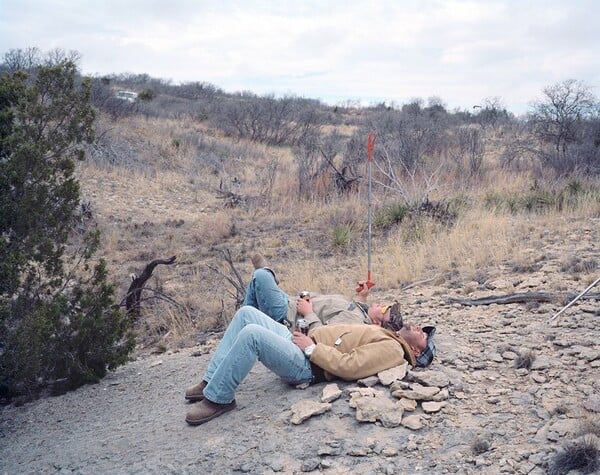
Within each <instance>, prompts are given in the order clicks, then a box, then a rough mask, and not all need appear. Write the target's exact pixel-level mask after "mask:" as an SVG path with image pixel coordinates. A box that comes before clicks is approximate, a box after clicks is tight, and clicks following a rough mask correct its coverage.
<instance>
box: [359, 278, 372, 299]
mask: <svg viewBox="0 0 600 475" xmlns="http://www.w3.org/2000/svg"><path fill="white" fill-rule="evenodd" d="M370 293H371V289H370V288H369V286H368V285H367V281H366V280H359V281H358V282H357V283H356V300H358V301H359V302H363V303H367V298H368V297H369V294H370Z"/></svg>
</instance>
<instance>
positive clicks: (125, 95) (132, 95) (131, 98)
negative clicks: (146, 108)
mask: <svg viewBox="0 0 600 475" xmlns="http://www.w3.org/2000/svg"><path fill="white" fill-rule="evenodd" d="M116 97H117V99H122V100H124V101H127V102H135V101H136V100H137V97H138V95H137V92H131V91H119V92H117V94H116Z"/></svg>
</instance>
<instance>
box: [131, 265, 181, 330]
mask: <svg viewBox="0 0 600 475" xmlns="http://www.w3.org/2000/svg"><path fill="white" fill-rule="evenodd" d="M175 259H176V256H173V257H170V258H169V259H155V260H153V261H152V262H150V263H149V264H148V265H147V266H146V267H145V268H144V270H143V272H142V273H141V274H140V275H139V276H137V275H135V274H133V275H132V282H131V285H130V286H129V290H128V291H127V295H126V296H125V308H126V309H127V314H128V315H131V316H132V318H133V319H134V320H137V319H138V318H139V316H140V299H141V296H142V290H143V288H144V285H145V284H146V281H147V280H148V279H149V278H150V277H151V276H152V272H154V268H155V267H156V266H157V265H159V264H165V265H170V264H173V262H175Z"/></svg>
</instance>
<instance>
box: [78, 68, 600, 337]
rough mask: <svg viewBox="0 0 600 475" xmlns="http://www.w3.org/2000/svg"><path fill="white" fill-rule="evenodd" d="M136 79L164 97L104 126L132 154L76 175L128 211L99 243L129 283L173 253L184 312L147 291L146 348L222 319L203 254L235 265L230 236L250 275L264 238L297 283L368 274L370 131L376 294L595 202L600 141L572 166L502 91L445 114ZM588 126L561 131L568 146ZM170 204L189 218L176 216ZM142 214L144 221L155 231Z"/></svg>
mask: <svg viewBox="0 0 600 475" xmlns="http://www.w3.org/2000/svg"><path fill="white" fill-rule="evenodd" d="M138 79H139V78H136V77H133V78H129V77H113V78H110V82H109V84H110V87H117V84H118V87H130V88H132V89H135V88H136V87H138V88H142V87H143V88H147V87H153V88H154V90H155V91H156V93H157V94H156V98H155V99H153V101H151V102H150V103H148V104H142V105H140V107H141V108H145V107H155V105H156V101H160V104H161V108H160V109H156V108H155V109H153V112H152V113H151V114H150V113H148V114H144V113H143V112H142V111H141V110H140V112H139V113H138V114H136V115H127V116H123V117H120V118H119V119H118V120H116V121H112V120H111V119H110V116H109V115H106V114H104V113H101V114H100V118H99V122H98V123H99V124H101V123H103V124H104V127H105V128H106V129H109V128H110V130H111V134H113V136H114V137H120V138H119V140H120V141H121V143H122V147H123V148H122V150H123V151H127V153H124V154H121V155H120V156H119V159H118V160H116V161H115V160H113V162H114V163H111V161H107V160H106V159H104V158H103V157H102V155H100V156H98V155H96V156H94V157H92V159H91V160H88V161H87V162H85V163H83V164H82V165H81V167H80V169H79V174H80V176H81V178H82V185H83V187H84V191H85V193H86V195H89V196H90V198H91V199H92V202H94V203H95V206H96V207H97V210H98V212H99V213H103V214H106V213H107V212H108V213H109V214H111V215H112V216H113V217H114V219H115V222H116V223H120V224H118V227H119V228H120V229H122V233H121V235H120V237H119V238H118V242H117V243H115V242H114V241H115V237H114V235H113V233H114V232H115V231H114V228H112V226H111V225H109V224H108V222H107V223H106V224H105V225H103V226H106V227H107V228H108V229H109V230H111V229H112V230H111V231H110V232H111V235H113V238H112V239H111V240H110V243H111V244H110V247H108V246H107V248H106V249H105V253H106V254H105V255H106V256H107V258H108V259H110V260H111V264H112V266H113V267H114V268H115V269H119V268H122V269H123V270H122V271H121V272H120V274H117V275H115V278H118V279H120V280H121V291H122V292H124V291H125V289H126V284H127V282H126V280H125V277H126V276H127V275H128V274H129V273H130V272H135V271H136V270H139V269H140V268H141V267H143V266H144V265H145V263H146V262H147V261H148V260H149V259H151V258H156V257H161V256H163V257H164V256H166V255H171V254H177V255H178V261H177V262H178V264H177V266H174V267H173V268H169V269H166V268H163V269H160V270H159V271H158V273H159V274H160V279H161V282H162V283H161V285H162V288H164V290H165V292H167V293H168V294H169V295H170V296H171V297H172V298H174V299H175V300H177V301H178V302H179V303H181V304H182V305H183V307H184V308H185V309H186V315H185V316H184V317H182V318H180V319H178V322H179V323H178V324H177V325H175V324H170V323H166V322H164V321H163V320H169V321H172V320H173V318H172V316H169V317H167V316H166V315H167V314H168V313H169V314H170V315H172V312H173V309H172V308H171V307H170V306H169V305H168V304H166V303H165V302H161V301H155V302H154V303H152V304H150V303H148V304H145V307H144V313H143V320H144V321H145V322H146V323H147V322H151V321H155V322H156V323H155V324H153V325H154V327H155V328H158V329H159V330H157V331H155V332H154V334H153V335H152V338H146V340H147V341H146V343H147V344H149V345H150V346H151V345H152V344H153V342H154V343H156V342H159V341H160V342H162V343H163V344H166V346H167V347H168V346H169V345H175V346H176V345H183V344H188V343H189V342H190V341H191V340H193V339H194V337H195V336H194V335H195V334H196V333H202V332H204V331H210V330H212V329H217V328H222V327H223V326H224V325H226V323H227V322H228V319H229V318H230V317H231V315H232V314H233V312H234V310H235V308H234V304H233V301H234V299H232V298H231V296H228V294H227V291H226V289H227V288H228V284H227V282H225V281H224V280H223V277H222V276H219V275H217V274H216V273H215V272H213V271H211V270H210V269H209V267H208V265H211V266H218V267H220V268H223V270H224V272H226V271H227V270H226V268H225V267H224V263H223V260H222V254H221V251H222V250H223V249H228V250H230V251H231V252H232V255H233V258H234V261H235V262H236V264H237V266H238V270H239V271H240V272H241V274H242V276H243V277H244V278H246V279H248V278H249V277H250V275H251V271H252V269H251V265H250V262H249V259H248V257H249V255H250V254H251V253H252V252H256V251H260V252H262V253H263V254H264V255H265V256H266V257H267V259H268V260H269V262H270V263H271V264H272V265H273V266H274V267H275V268H276V269H277V272H278V276H279V277H280V279H281V285H282V286H283V287H284V288H285V289H286V290H288V291H289V292H290V293H295V292H296V291H297V290H298V289H304V288H309V289H313V290H315V291H318V292H345V291H349V289H352V288H353V285H354V281H355V280H356V279H358V278H364V277H365V274H366V267H367V256H366V248H367V212H368V201H367V198H368V197H367V180H366V178H367V173H366V171H367V170H366V138H367V134H368V132H369V131H376V132H377V133H378V138H377V142H376V146H375V149H374V159H375V162H374V163H375V166H374V167H373V179H372V181H373V196H372V201H373V204H372V206H373V208H372V210H373V256H372V260H373V263H372V265H373V270H374V275H375V277H376V280H377V288H378V291H379V292H380V293H382V294H388V293H397V292H398V288H400V287H402V286H403V285H406V284H409V283H411V282H414V281H418V280H421V279H429V278H435V279H437V280H438V281H440V282H443V281H446V282H448V285H457V279H458V281H468V280H471V279H475V280H477V278H478V277H477V276H478V274H481V273H482V272H484V273H485V271H483V270H482V269H485V268H488V269H493V267H495V266H496V267H497V266H501V265H505V264H506V263H507V262H512V263H519V262H520V257H519V252H520V249H521V248H524V247H527V246H529V245H530V240H531V236H530V234H531V230H532V229H539V228H540V227H541V228H550V229H554V230H555V231H556V232H557V233H560V232H562V231H563V230H564V229H566V228H568V222H566V221H565V218H567V217H568V218H574V217H579V218H581V219H585V218H586V216H587V217H591V216H598V214H599V213H600V186H599V183H600V181H599V179H598V177H599V173H598V172H599V170H600V168H599V163H600V162H599V155H598V150H597V149H595V150H594V151H592V150H591V149H589V147H588V149H589V150H588V154H587V155H586V160H585V162H586V166H585V168H581V170H582V173H578V169H573V170H570V171H569V172H568V173H567V174H564V173H563V171H562V169H561V168H560V167H557V166H554V164H553V163H554V162H549V161H548V160H547V157H548V154H549V153H551V150H552V148H553V147H555V146H556V144H555V143H554V142H553V141H551V140H550V141H544V140H542V139H541V137H540V135H539V134H538V133H537V132H536V129H534V128H531V127H529V122H528V119H527V118H515V117H514V116H512V115H511V114H510V113H509V112H507V111H506V110H505V109H503V108H502V106H501V103H500V102H499V101H498V100H489V101H487V102H486V107H485V108H483V109H482V110H481V112H480V113H478V114H471V113H469V112H462V111H457V112H449V111H447V110H446V109H445V108H444V106H443V104H442V103H440V102H439V101H435V100H433V101H430V103H428V104H427V105H424V104H423V102H420V101H415V102H414V103H411V104H408V105H405V106H403V107H402V108H401V109H400V110H395V109H389V108H381V107H373V108H367V109H360V110H359V109H347V108H342V107H336V108H330V107H327V106H325V105H323V104H320V103H319V102H318V101H303V100H292V99H291V98H283V99H281V100H279V99H276V98H273V97H265V98H260V97H256V96H253V95H247V94H244V95H229V96H228V95H226V94H224V93H223V92H222V91H219V90H218V89H216V88H214V87H213V88H209V90H210V94H209V93H208V92H207V95H204V96H202V95H199V96H198V97H196V98H194V97H192V96H189V95H187V96H186V99H185V100H186V101H187V107H186V106H185V104H184V103H183V102H182V101H181V99H182V97H183V96H184V95H186V94H184V93H183V91H178V88H177V87H175V86H169V87H166V86H164V85H163V86H160V87H158V86H157V85H156V84H154V85H153V83H152V81H154V80H151V79H150V78H146V79H147V81H146V82H144V81H142V82H141V83H139V84H138V83H137V81H138ZM132 80H133V82H129V81H132ZM113 83H114V84H113ZM576 85H578V83H577V84H576ZM563 86H564V87H567V88H568V87H574V83H572V82H567V83H565V84H563ZM181 87H182V88H184V89H185V88H189V87H190V86H189V85H183V86H181ZM578 87H583V86H581V85H578ZM559 89H560V88H559ZM199 90H200V91H201V90H203V89H202V88H199ZM561 91H562V90H561ZM549 92H550V93H552V91H549ZM169 98H172V99H171V100H169ZM153 103H154V105H152V104H153ZM200 107H201V108H202V109H203V114H202V117H201V118H200V117H199V116H198V114H197V110H198V108H200ZM311 108H312V110H311ZM275 112H277V114H278V115H277V117H278V119H277V120H278V121H279V122H277V123H273V124H267V125H269V127H271V128H274V129H277V127H279V126H281V127H283V129H282V130H283V132H282V133H284V135H285V136H286V137H287V138H286V139H281V140H280V139H278V138H277V133H276V132H272V131H271V128H269V127H266V126H265V125H260V126H259V125H256V127H257V130H252V127H251V125H250V124H252V123H253V121H252V118H254V119H255V120H256V121H258V123H261V121H265V120H268V119H267V118H268V117H269V116H270V115H269V114H274V113H275ZM308 112H310V113H308ZM150 117H152V118H150ZM296 117H298V118H299V117H302V120H303V122H302V127H303V128H302V130H303V133H301V134H295V133H291V132H289V131H290V130H294V131H297V130H299V129H298V128H297V127H296V126H297V125H298V124H296V123H289V124H285V122H286V121H295V120H296V119H295V118H296ZM588 117H590V118H589V119H586V120H590V121H592V120H593V119H592V118H591V116H588ZM538 118H539V117H538ZM236 120H237V121H238V122H236ZM298 120H300V119H298ZM586 123H587V122H586ZM235 124H237V126H236V125H235ZM278 124H279V125H278ZM260 127H262V128H260ZM265 127H266V128H265ZM586 130H588V129H586ZM586 134H588V135H585V134H583V135H581V136H579V137H576V136H573V138H572V141H571V142H566V143H565V144H564V145H565V147H566V148H567V151H568V149H569V147H572V146H575V145H577V143H578V142H577V141H578V140H580V141H581V140H584V141H585V140H586V139H585V138H584V136H585V137H589V133H588V132H586ZM562 145H563V144H561V146H562ZM109 148H110V147H109ZM592 148H593V147H592ZM578 150H579V149H578ZM106 153H110V150H109V151H108V152H106ZM561 153H562V152H561ZM132 165H134V166H132ZM583 170H586V172H583ZM590 172H591V173H590ZM92 177H96V178H95V179H92ZM167 177H169V178H167ZM98 182H100V183H105V184H106V185H107V186H108V190H111V191H110V192H109V191H107V190H106V189H104V190H102V189H101V188H99V187H98V186H97V183H98ZM88 185H89V186H88ZM230 193H232V194H234V195H236V196H239V197H241V198H242V201H239V202H236V203H235V204H234V206H233V207H230V208H227V207H226V204H227V200H226V199H224V196H225V195H227V194H230ZM128 203H129V204H128ZM134 204H135V205H134ZM174 219H175V220H180V221H177V222H179V223H180V225H178V226H176V227H174V226H172V225H168V224H167V223H168V222H171V221H172V220H174ZM144 223H146V224H145V225H144ZM136 226H137V227H140V226H146V227H148V228H149V231H148V235H146V236H142V235H140V233H139V230H138V229H136ZM140 249H144V250H145V252H144V253H143V254H141V253H140V252H139V250H140ZM529 264H530V263H520V264H514V265H529ZM158 279H159V276H156V281H155V282H152V283H151V284H150V285H157V284H158ZM178 311H179V310H178ZM182 319H184V320H185V319H187V324H185V325H182V323H181V320H182ZM161 322H162V323H161ZM182 328H185V330H182ZM159 334H160V335H159ZM144 336H145V335H140V336H139V338H140V339H145V338H144ZM146 336H147V335H146Z"/></svg>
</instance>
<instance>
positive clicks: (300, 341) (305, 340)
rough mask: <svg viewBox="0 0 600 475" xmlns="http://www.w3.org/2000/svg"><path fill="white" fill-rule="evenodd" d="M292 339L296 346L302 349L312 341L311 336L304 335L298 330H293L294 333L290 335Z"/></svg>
mask: <svg viewBox="0 0 600 475" xmlns="http://www.w3.org/2000/svg"><path fill="white" fill-rule="evenodd" d="M292 341H293V342H294V343H295V344H296V346H298V348H300V349H301V350H302V351H304V349H305V348H306V347H307V346H310V345H312V344H313V343H314V341H313V340H312V338H311V337H309V336H308V335H305V334H304V333H302V332H299V331H298V330H294V333H293V335H292Z"/></svg>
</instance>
